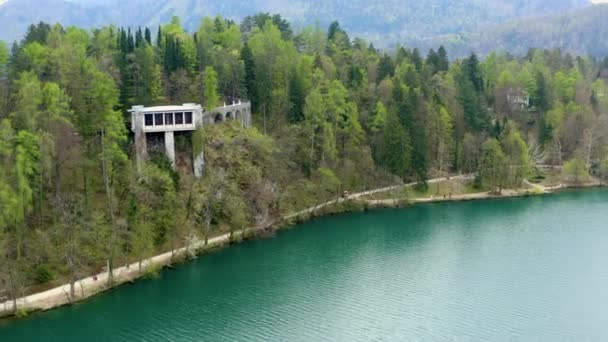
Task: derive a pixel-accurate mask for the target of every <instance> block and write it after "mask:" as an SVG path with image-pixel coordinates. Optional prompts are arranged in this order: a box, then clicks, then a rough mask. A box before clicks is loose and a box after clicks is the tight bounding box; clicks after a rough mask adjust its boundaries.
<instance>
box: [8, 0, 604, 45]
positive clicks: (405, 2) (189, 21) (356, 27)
mask: <svg viewBox="0 0 608 342" xmlns="http://www.w3.org/2000/svg"><path fill="white" fill-rule="evenodd" d="M1 2H2V0H0V3H1ZM589 6H591V2H590V0H462V1H457V0H425V1H419V0H367V1H365V0H350V1H346V0H325V1H324V0H294V1H289V2H286V1H282V0H249V1H247V0H223V1H204V2H201V1H198V0H43V1H40V0H7V1H6V2H5V3H3V4H1V5H0V39H1V40H6V41H13V40H18V39H20V38H21V37H22V36H23V33H24V32H25V30H26V29H27V27H28V26H29V25H30V24H32V23H37V22H39V21H45V22H49V23H55V22H60V23H62V24H63V25H76V26H80V27H86V28H91V27H99V26H105V25H109V24H115V25H118V26H132V27H136V26H150V27H155V26H157V25H159V24H161V23H166V22H168V21H169V20H170V18H171V17H172V16H173V15H177V16H179V17H180V18H181V19H182V23H183V24H184V26H185V27H186V28H187V29H189V30H191V31H194V30H196V28H197V27H198V25H199V23H200V20H201V18H202V17H204V16H215V15H222V16H224V17H227V18H231V19H234V20H235V21H237V22H240V21H241V20H242V19H243V18H244V17H245V16H247V15H252V14H255V13H258V12H269V13H279V14H281V15H283V16H284V17H285V18H286V19H288V20H289V21H290V22H291V23H292V24H293V25H295V26H296V27H298V26H303V25H309V24H314V23H315V22H318V23H319V24H320V25H321V26H322V27H327V25H329V23H330V22H331V21H334V20H337V21H339V22H340V24H341V26H342V27H344V28H345V29H346V30H347V32H349V33H350V34H353V35H354V36H358V37H362V38H365V39H368V40H370V41H372V42H374V43H375V44H376V45H377V46H385V47H386V46H389V45H390V44H393V43H396V42H399V43H402V44H405V45H408V46H419V47H421V48H424V49H426V48H428V47H430V46H438V45H439V44H445V45H448V46H452V47H453V48H454V49H456V51H458V52H455V53H454V54H453V55H462V54H464V53H465V52H466V51H467V50H470V49H482V50H483V49H485V44H486V43H485V42H486V41H488V40H492V39H495V38H496V39H502V40H505V42H504V43H503V42H501V41H498V42H497V43H498V44H500V45H503V46H504V47H509V46H512V45H513V44H512V42H510V41H509V37H511V35H512V34H510V33H509V32H514V33H513V34H514V35H520V36H521V35H524V36H525V35H526V33H525V32H526V30H528V29H531V31H530V34H540V32H538V29H536V30H532V28H528V27H521V26H517V24H513V23H526V24H529V23H534V24H535V25H533V26H535V27H536V26H538V27H543V31H547V30H549V31H554V32H558V31H559V30H556V29H552V28H551V27H553V26H555V25H558V24H559V23H560V21H559V20H560V19H555V18H562V16H564V15H566V16H568V15H570V16H573V15H579V13H583V12H584V11H589V8H590V7H589ZM596 6H597V5H594V8H595V7H596ZM590 12H593V11H590ZM587 13H588V12H584V13H583V14H581V15H585V18H590V17H593V18H598V16H597V15H595V16H590V15H589V14H587ZM601 15H602V16H603V15H604V11H602V14H601ZM545 17H546V18H545ZM539 18H542V19H539ZM570 18H572V17H570ZM602 18H603V17H602ZM606 18H608V16H606ZM587 20H590V19H587ZM598 20H599V19H598ZM540 22H542V23H543V24H536V23H540ZM570 22H572V24H571V26H572V27H574V28H577V30H579V31H580V30H581V29H582V28H581V27H579V26H577V25H576V24H575V23H574V22H573V20H572V19H571V20H570ZM503 23H504V24H505V26H504V27H503V26H502V24H503ZM490 27H491V29H488V28H490ZM559 32H561V31H559ZM536 40H537V41H539V42H545V41H546V38H544V37H543V38H540V37H539V38H538V39H536ZM530 41H531V42H534V41H535V39H531V40H530ZM564 43H565V44H564V45H566V46H570V45H572V46H575V47H577V48H578V45H580V44H575V42H564ZM542 47H545V46H542ZM547 47H548V46H547ZM517 48H518V50H519V47H517ZM586 50H589V49H587V47H583V48H582V49H580V50H579V51H580V52H587V51H586ZM590 50H594V49H590ZM599 50H601V51H603V49H599Z"/></svg>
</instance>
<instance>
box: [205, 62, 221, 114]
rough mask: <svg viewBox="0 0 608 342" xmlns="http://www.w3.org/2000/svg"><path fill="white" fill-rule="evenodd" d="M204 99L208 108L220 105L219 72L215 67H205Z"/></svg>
mask: <svg viewBox="0 0 608 342" xmlns="http://www.w3.org/2000/svg"><path fill="white" fill-rule="evenodd" d="M203 89H204V95H203V97H204V100H205V106H206V107H207V108H215V107H217V106H219V105H220V97H219V95H218V94H217V73H216V72H215V70H213V67H210V66H208V67H206V68H205V85H204V88H203Z"/></svg>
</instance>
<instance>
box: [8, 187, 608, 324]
mask: <svg viewBox="0 0 608 342" xmlns="http://www.w3.org/2000/svg"><path fill="white" fill-rule="evenodd" d="M470 177H471V175H461V176H455V177H451V178H450V179H451V180H468V179H470ZM444 180H446V178H443V177H442V178H436V179H432V180H430V181H429V183H430V184H432V183H436V182H440V181H444ZM414 184H415V183H411V184H400V185H395V186H390V187H385V188H380V189H374V190H369V191H364V192H360V193H356V194H352V195H350V196H348V197H347V198H337V199H335V200H331V201H327V202H325V203H322V204H319V205H316V206H314V207H311V208H308V209H305V210H302V211H299V212H296V213H293V214H289V215H287V216H285V217H283V220H282V221H281V222H279V224H278V226H275V224H274V223H273V224H269V225H267V226H263V227H259V228H246V229H243V230H239V231H234V233H233V234H232V237H233V239H231V233H225V234H222V235H219V236H216V237H213V238H210V239H209V241H208V243H207V244H205V241H204V240H198V241H196V242H194V243H192V244H191V245H189V246H186V247H181V248H178V249H176V250H173V251H169V252H165V253H162V254H159V255H156V256H153V257H151V258H149V259H146V260H143V261H142V262H141V264H142V271H141V272H140V268H139V264H140V262H139V261H138V262H134V263H131V264H128V265H126V266H121V267H117V268H116V269H114V273H113V278H114V283H113V284H112V286H109V285H108V284H107V281H108V276H109V274H108V272H102V273H98V274H94V275H90V276H88V277H85V278H82V279H80V280H78V281H76V283H75V292H76V298H74V299H72V300H70V298H69V293H70V284H69V283H65V284H62V285H60V286H57V287H54V288H52V289H49V290H46V291H41V292H37V293H34V294H31V295H28V296H25V297H21V298H19V299H17V308H18V309H17V313H18V314H17V316H19V313H21V312H25V313H26V314H27V313H30V312H35V311H46V310H50V309H54V308H58V307H61V306H64V305H71V304H76V303H78V302H81V301H85V300H87V299H89V298H91V297H94V296H96V295H98V294H101V293H103V292H105V291H108V290H110V289H113V288H116V287H119V286H121V285H123V284H125V283H131V282H133V281H135V280H137V279H139V278H142V277H145V276H146V275H148V274H150V271H154V270H157V269H162V268H164V267H168V266H170V265H173V264H176V263H179V262H182V261H184V260H187V258H188V256H189V255H200V254H202V253H204V252H208V251H212V250H213V249H216V248H221V247H223V246H225V245H227V244H231V243H234V242H240V241H244V240H246V238H247V234H249V233H253V234H255V233H257V232H260V231H264V230H265V229H268V228H272V227H273V226H274V228H275V229H276V230H277V231H278V230H283V229H288V228H289V227H291V226H293V225H294V224H299V223H303V222H306V221H308V220H310V219H313V218H317V217H323V216H330V215H334V214H339V213H347V212H353V211H356V210H370V209H371V210H373V209H378V208H397V207H403V206H415V205H416V204H424V203H441V202H462V201H478V200H491V199H507V198H515V197H527V196H543V195H547V194H552V193H556V192H560V191H562V190H568V189H589V188H601V187H604V186H605V184H602V183H600V182H591V183H585V184H578V185H569V184H559V185H558V186H550V187H543V186H541V185H535V184H534V185H532V187H533V188H536V191H534V190H533V189H504V190H503V191H502V193H501V194H499V195H496V194H491V193H489V192H479V193H470V194H461V195H453V196H451V197H441V196H438V197H433V196H431V197H422V198H421V197H418V198H413V199H407V198H404V199H378V200H374V199H365V198H363V197H365V196H370V195H373V194H376V193H381V192H387V191H391V190H394V189H398V188H404V187H408V186H412V185H414ZM530 184H531V183H530ZM541 188H542V191H540V190H541ZM339 205H341V207H340V206H339ZM332 209H333V210H332ZM235 237H236V240H235V239H234V238H235ZM13 302H14V301H13V300H7V301H5V302H3V303H0V319H2V318H8V317H15V313H14V310H13Z"/></svg>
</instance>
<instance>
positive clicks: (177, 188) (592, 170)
mask: <svg viewBox="0 0 608 342" xmlns="http://www.w3.org/2000/svg"><path fill="white" fill-rule="evenodd" d="M607 81H608V58H605V59H599V60H598V59H595V58H593V57H585V56H572V55H569V54H567V53H562V52H561V51H559V50H542V49H531V50H530V51H529V52H528V53H527V55H526V56H524V57H522V58H516V57H514V56H512V55H510V54H508V53H492V54H490V55H489V56H487V57H486V58H484V59H483V60H481V59H480V58H478V57H477V56H476V55H475V54H471V55H470V56H469V57H467V58H463V59H459V60H450V58H449V55H448V51H446V49H444V48H443V47H438V48H437V49H431V50H430V51H425V52H424V53H423V52H421V51H418V50H417V49H408V48H407V47H397V48H396V49H394V50H390V51H387V50H379V49H377V48H375V47H374V46H373V44H370V43H368V42H366V41H364V40H362V39H358V38H354V39H353V38H351V37H349V35H348V33H347V32H345V31H344V30H343V29H342V28H341V27H340V25H339V24H338V23H337V22H334V23H332V24H331V25H330V26H329V27H328V29H327V30H325V29H322V28H320V27H319V26H318V25H317V26H310V27H306V28H304V29H301V30H297V31H296V30H294V29H293V28H292V26H291V25H290V23H289V22H287V21H286V20H285V19H283V18H282V17H280V16H279V15H269V14H258V15H254V16H249V17H246V18H245V19H244V20H243V21H242V22H241V23H240V24H237V23H235V22H233V21H231V20H226V19H224V18H221V17H216V18H203V19H202V20H201V24H200V27H199V28H198V30H197V31H196V32H194V33H189V32H187V31H186V30H185V29H184V28H183V27H182V25H181V24H180V20H179V18H177V17H174V18H173V19H172V20H171V22H169V23H167V24H164V25H162V26H160V27H155V28H152V27H141V28H139V27H138V28H121V27H114V26H109V27H104V28H101V29H94V30H92V31H89V30H84V29H80V28H77V27H62V26H61V25H59V24H56V25H49V24H46V23H39V24H37V25H32V26H30V28H29V29H28V32H27V34H26V36H25V37H24V38H23V39H22V40H21V41H20V42H18V43H14V44H13V45H12V46H7V45H6V44H4V43H1V42H0V297H5V298H8V299H12V298H17V297H20V296H21V295H23V294H24V293H26V292H28V291H29V292H31V291H32V290H33V289H35V288H36V286H40V284H53V283H55V284H59V283H63V282H70V283H71V284H72V293H71V296H74V282H75V281H76V280H77V279H79V278H81V277H83V276H85V275H88V274H91V272H92V271H95V270H100V269H101V268H102V267H107V269H109V270H112V269H113V268H114V267H116V266H117V265H122V264H124V263H125V262H127V261H130V262H133V261H136V260H142V259H145V258H148V257H150V256H152V255H155V254H157V253H158V252H165V251H168V250H173V249H175V248H177V247H182V246H185V245H188V244H189V243H191V242H192V241H194V240H197V239H207V238H208V237H209V236H213V235H215V234H218V233H220V232H233V231H235V230H239V229H242V228H246V227H266V226H268V225H270V224H272V223H273V222H275V221H277V220H279V219H280V218H281V217H283V215H286V214H289V213H292V212H294V211H297V210H300V209H303V208H307V207H309V206H311V205H313V204H316V203H319V202H322V201H325V200H327V199H330V198H336V197H339V196H341V194H342V193H343V192H344V191H345V190H346V191H350V192H355V191H360V190H364V189H371V188H374V187H379V186H385V185H392V184H399V183H404V182H412V181H416V182H418V185H417V186H418V187H419V188H424V187H425V186H427V185H426V181H427V180H428V179H431V178H435V177H446V176H449V175H454V174H468V173H476V178H475V182H474V183H475V184H474V185H475V187H476V188H477V189H479V190H480V191H498V192H499V191H500V189H502V188H517V187H519V186H521V184H522V182H524V180H527V179H531V180H533V179H535V178H538V177H542V170H543V169H544V168H547V167H549V168H558V169H559V168H561V167H563V169H564V174H565V177H566V176H567V177H569V178H571V179H575V180H577V181H578V180H579V179H584V178H588V177H591V176H593V177H596V178H608V86H607V83H606V82H607ZM238 99H248V100H251V102H252V111H253V119H254V127H253V128H250V129H245V128H242V127H241V126H239V125H237V124H235V123H231V122H226V123H223V124H219V125H213V126H209V127H205V128H203V129H202V130H200V131H198V132H196V133H195V134H193V136H192V139H191V141H182V142H177V143H176V144H177V145H180V144H181V145H185V146H186V147H184V149H186V150H187V149H188V148H190V149H191V150H194V151H200V150H201V149H202V150H203V151H204V153H205V159H206V166H205V172H204V176H203V177H202V178H200V179H197V178H195V177H194V175H193V174H192V172H191V171H190V170H187V169H184V168H177V169H176V170H174V169H173V168H171V165H170V163H169V162H168V160H167V158H166V157H164V155H163V154H162V153H159V154H151V158H150V160H149V161H148V162H146V163H145V164H144V165H142V166H141V167H140V168H138V167H137V165H136V163H135V161H134V160H135V158H134V156H133V154H134V146H133V136H132V135H131V133H130V130H129V125H130V121H129V115H128V113H127V109H129V108H131V106H132V105H147V106H151V105H161V104H182V103H200V104H202V105H203V106H205V107H213V105H215V104H220V103H222V102H226V103H228V102H230V101H233V100H238ZM110 274H112V273H111V272H110ZM109 281H110V282H112V279H111V277H110V280H109Z"/></svg>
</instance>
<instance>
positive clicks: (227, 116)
mask: <svg viewBox="0 0 608 342" xmlns="http://www.w3.org/2000/svg"><path fill="white" fill-rule="evenodd" d="M232 119H234V118H233V117H232V112H228V113H226V120H232Z"/></svg>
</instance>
